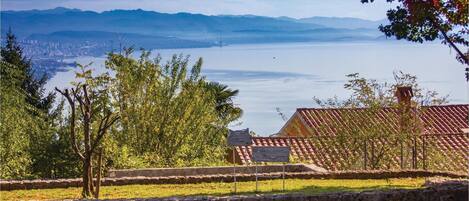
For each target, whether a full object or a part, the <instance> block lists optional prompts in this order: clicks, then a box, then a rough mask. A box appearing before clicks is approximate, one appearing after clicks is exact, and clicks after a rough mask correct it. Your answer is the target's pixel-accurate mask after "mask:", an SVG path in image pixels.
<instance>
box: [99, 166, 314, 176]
mask: <svg viewBox="0 0 469 201" xmlns="http://www.w3.org/2000/svg"><path fill="white" fill-rule="evenodd" d="M282 171H283V166H282V165H262V166H258V168H257V172H258V173H274V172H282ZM285 171H286V172H310V171H318V170H316V169H314V168H313V167H310V166H306V165H303V164H289V165H285ZM255 172H256V167H255V166H240V165H237V166H236V173H238V174H254V173H255ZM219 174H223V175H224V174H233V166H219V167H186V168H145V169H126V170H109V172H108V177H110V178H123V177H168V176H204V175H219Z"/></svg>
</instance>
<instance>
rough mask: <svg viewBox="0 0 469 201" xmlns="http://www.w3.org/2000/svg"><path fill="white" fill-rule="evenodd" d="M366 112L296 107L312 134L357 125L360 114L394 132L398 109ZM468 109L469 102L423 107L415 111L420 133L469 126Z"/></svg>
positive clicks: (397, 124)
mask: <svg viewBox="0 0 469 201" xmlns="http://www.w3.org/2000/svg"><path fill="white" fill-rule="evenodd" d="M366 111H368V109H366V108H354V109H351V108H350V109H349V108H345V109H342V108H341V109H331V108H326V109H323V108H320V109H317V108H299V109H297V114H298V115H299V116H300V117H301V119H302V121H303V122H304V123H305V125H307V127H309V128H310V130H311V131H312V132H313V133H314V134H315V135H334V134H336V133H337V132H338V130H337V129H338V128H354V127H359V126H361V125H358V124H360V122H363V121H360V120H359V119H360V118H362V117H363V116H364V115H375V116H374V117H372V118H370V117H366V118H367V120H368V121H371V122H370V123H372V124H379V125H385V124H386V126H385V127H386V128H383V129H390V130H391V131H393V132H396V133H397V132H398V131H399V127H400V126H399V110H398V109H396V108H384V109H381V110H379V111H378V112H375V113H373V114H369V113H366ZM468 112H469V104H461V105H441V106H424V107H422V108H421V109H419V110H416V113H417V116H418V117H419V120H420V122H421V123H423V126H422V127H423V132H422V133H423V134H452V133H461V132H462V131H461V129H463V128H469V124H468V117H467V116H468ZM348 117H350V118H348ZM354 120H356V121H354Z"/></svg>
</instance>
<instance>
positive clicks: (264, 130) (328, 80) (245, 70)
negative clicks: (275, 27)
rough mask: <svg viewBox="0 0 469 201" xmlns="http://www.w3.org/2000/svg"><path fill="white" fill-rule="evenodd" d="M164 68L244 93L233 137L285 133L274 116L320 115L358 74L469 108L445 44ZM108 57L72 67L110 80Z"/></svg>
mask: <svg viewBox="0 0 469 201" xmlns="http://www.w3.org/2000/svg"><path fill="white" fill-rule="evenodd" d="M153 53H154V54H155V55H156V54H157V53H160V54H161V56H162V57H163V62H165V61H166V60H167V59H169V58H170V57H171V55H173V54H179V53H183V54H188V55H191V61H192V62H191V64H193V63H194V61H195V59H197V58H198V57H202V58H203V60H204V65H203V73H204V74H205V75H206V76H207V79H209V80H212V81H218V82H221V83H223V84H226V85H228V86H229V87H230V88H233V89H239V90H240V93H239V96H238V97H237V98H236V99H235V103H236V104H238V105H239V106H240V107H241V108H242V109H243V110H244V116H243V117H242V119H241V121H240V122H239V123H240V125H234V126H233V127H232V128H233V129H238V128H250V129H251V130H253V131H254V132H256V133H257V134H259V135H262V136H267V135H270V134H273V133H276V132H278V131H279V129H280V128H281V127H282V126H283V124H284V121H283V120H282V118H281V117H280V116H279V115H278V113H277V111H276V108H280V109H281V111H282V112H283V113H284V114H285V115H286V116H287V117H290V116H291V115H292V114H293V113H294V112H295V109H296V108H300V107H317V106H316V105H314V103H313V101H312V97H314V96H316V97H318V98H321V99H326V98H330V97H333V96H338V97H339V98H344V97H347V96H348V93H347V91H345V90H344V89H343V84H344V83H345V81H346V77H345V75H346V74H350V73H356V72H358V73H360V74H361V75H362V76H365V77H367V78H373V79H378V80H380V81H389V82H392V80H393V77H392V76H393V71H399V70H401V71H403V72H406V73H411V74H413V75H416V76H417V77H418V80H419V84H420V85H421V87H424V88H427V89H432V90H436V91H438V92H440V94H442V95H449V98H450V103H452V104H453V103H454V104H456V103H467V102H468V98H467V96H468V92H467V89H468V88H466V87H467V84H466V82H465V79H464V71H463V70H464V66H463V65H462V64H459V63H458V62H457V61H456V60H455V59H454V54H453V53H451V51H450V49H449V48H448V47H446V46H444V45H441V44H439V43H427V44H416V43H409V42H403V41H384V42H353V43H352V42H347V43H345V42H344V43H324V42H323V43H283V44H250V45H230V46H225V47H222V48H220V47H211V48H196V49H164V50H154V51H153ZM104 60H105V58H104V57H99V58H95V57H80V58H76V59H72V61H77V62H78V63H81V64H87V63H89V62H90V61H93V62H94V64H93V68H94V69H96V70H97V72H104V71H105V68H104ZM73 78H74V74H73V70H71V71H69V72H59V73H57V75H56V76H55V77H53V78H52V79H51V80H50V81H49V83H48V89H52V88H53V87H55V86H59V87H66V86H68V85H69V82H70V81H72V80H73Z"/></svg>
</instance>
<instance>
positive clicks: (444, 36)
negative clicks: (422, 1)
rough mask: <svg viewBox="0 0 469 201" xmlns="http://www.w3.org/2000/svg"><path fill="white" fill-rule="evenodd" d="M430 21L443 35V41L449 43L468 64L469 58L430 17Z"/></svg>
mask: <svg viewBox="0 0 469 201" xmlns="http://www.w3.org/2000/svg"><path fill="white" fill-rule="evenodd" d="M430 21H431V22H432V24H433V25H434V26H435V27H436V28H437V29H438V31H440V33H441V35H443V38H445V41H446V42H448V43H449V45H450V46H451V47H452V48H453V49H454V50H455V51H456V53H457V54H458V55H459V57H461V59H462V60H463V61H464V63H465V64H466V65H469V59H468V58H467V56H466V55H465V54H464V53H463V52H462V51H461V50H460V49H459V48H458V47H457V46H456V44H454V42H453V41H452V40H451V38H449V37H448V34H447V33H446V32H445V31H444V30H443V29H442V28H441V26H440V25H439V24H438V23H437V22H436V21H435V20H434V19H430Z"/></svg>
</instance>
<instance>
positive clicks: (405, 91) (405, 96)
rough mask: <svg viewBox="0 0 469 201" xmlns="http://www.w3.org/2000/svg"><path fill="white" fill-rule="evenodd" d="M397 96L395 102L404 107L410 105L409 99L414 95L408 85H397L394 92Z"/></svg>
mask: <svg viewBox="0 0 469 201" xmlns="http://www.w3.org/2000/svg"><path fill="white" fill-rule="evenodd" d="M394 95H395V96H396V97H397V103H398V104H399V106H403V107H404V108H409V109H410V107H411V105H412V102H411V99H412V97H413V96H414V92H413V91H412V87H409V86H399V87H397V90H396V93H395V94H394Z"/></svg>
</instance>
